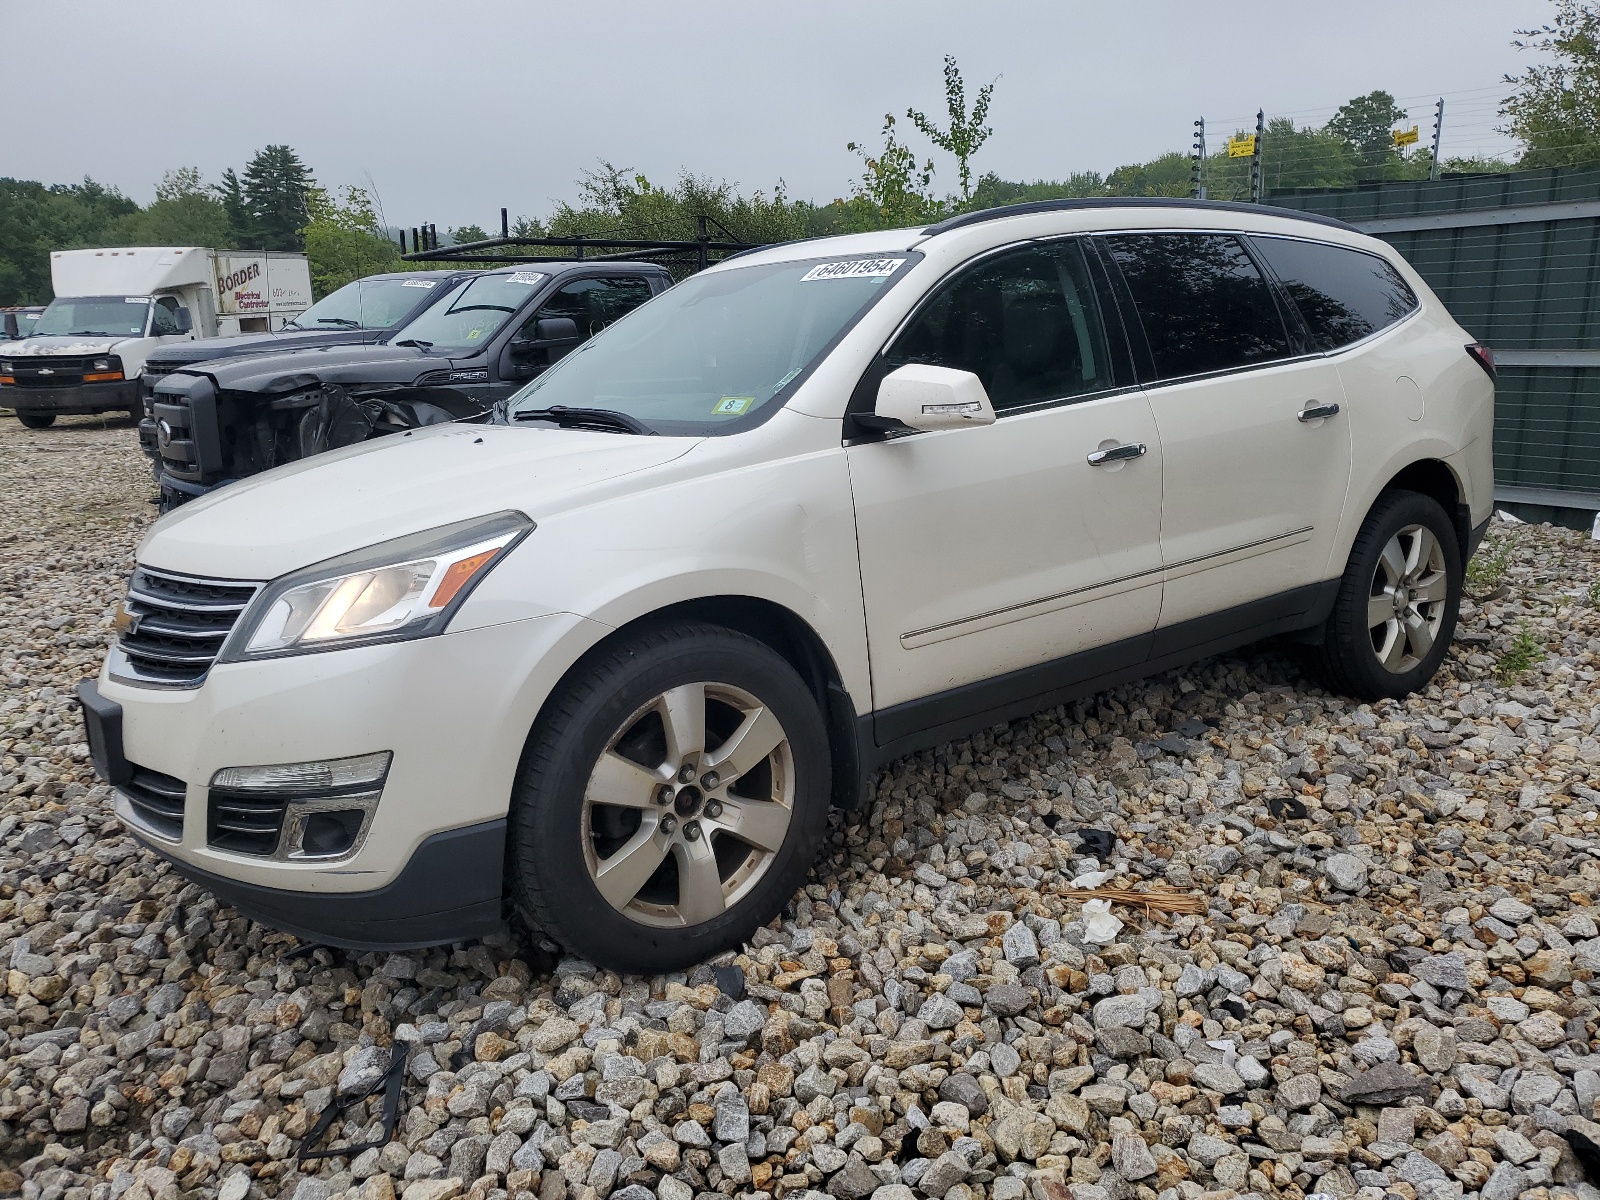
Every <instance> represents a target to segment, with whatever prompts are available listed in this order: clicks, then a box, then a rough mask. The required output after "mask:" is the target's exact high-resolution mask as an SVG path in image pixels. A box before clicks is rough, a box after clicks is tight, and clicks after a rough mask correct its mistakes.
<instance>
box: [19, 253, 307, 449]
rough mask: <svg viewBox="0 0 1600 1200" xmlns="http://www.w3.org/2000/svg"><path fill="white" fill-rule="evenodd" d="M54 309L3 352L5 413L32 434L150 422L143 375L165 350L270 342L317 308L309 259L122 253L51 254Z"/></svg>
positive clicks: (50, 307)
mask: <svg viewBox="0 0 1600 1200" xmlns="http://www.w3.org/2000/svg"><path fill="white" fill-rule="evenodd" d="M50 282H51V285H52V286H53V287H54V289H55V299H54V300H52V301H51V302H50V304H49V305H48V306H47V307H46V308H45V310H44V312H43V313H42V314H40V316H39V320H38V322H37V323H36V324H35V325H34V327H33V331H32V332H31V333H30V334H29V335H28V336H27V337H26V338H23V339H21V340H20V341H13V342H5V343H0V406H4V407H8V408H11V409H14V410H15V411H16V414H17V417H18V419H19V420H21V422H22V423H23V424H24V425H26V426H28V427H29V428H30V429H43V428H44V427H46V426H47V425H49V424H51V423H52V422H53V421H54V420H55V419H56V417H57V416H58V415H60V414H62V413H99V412H126V413H128V414H129V415H130V416H132V417H133V418H134V419H135V420H137V419H138V418H139V417H140V416H141V415H142V401H141V399H140V387H139V376H140V374H141V372H142V371H143V370H144V362H145V357H146V356H147V355H148V354H149V353H150V352H151V351H152V350H154V349H155V348H156V347H157V346H162V345H165V344H167V343H168V342H178V341H189V340H193V339H196V338H213V337H231V336H233V335H236V334H240V333H269V332H271V331H272V330H275V329H277V328H279V327H280V326H282V325H283V323H284V322H285V321H287V320H288V319H289V318H291V317H293V316H295V315H297V314H298V313H301V312H304V311H305V310H306V309H307V308H309V307H310V306H311V269H310V266H309V264H308V263H307V262H306V256H305V255H303V254H285V253H279V252H277V251H263V250H209V249H207V248H205V247H203V246H121V247H116V248H105V249H99V250H57V251H55V252H53V253H52V254H51V255H50Z"/></svg>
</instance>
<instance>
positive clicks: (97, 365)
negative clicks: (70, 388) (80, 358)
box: [91, 358, 111, 371]
mask: <svg viewBox="0 0 1600 1200" xmlns="http://www.w3.org/2000/svg"><path fill="white" fill-rule="evenodd" d="M91 365H92V366H93V367H94V369H95V370H96V371H109V370H111V360H110V359H109V358H97V359H95V360H94V362H93V363H92V364H91Z"/></svg>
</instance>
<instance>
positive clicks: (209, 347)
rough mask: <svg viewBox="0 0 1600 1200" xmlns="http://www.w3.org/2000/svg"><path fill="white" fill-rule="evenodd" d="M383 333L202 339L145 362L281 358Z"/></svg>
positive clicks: (320, 331)
mask: <svg viewBox="0 0 1600 1200" xmlns="http://www.w3.org/2000/svg"><path fill="white" fill-rule="evenodd" d="M386 332H387V330H383V329H305V330H290V331H288V332H284V333H257V334H250V335H248V336H245V337H225V338H202V339H200V340H199V341H194V342H179V343H176V344H175V345H171V346H163V347H162V348H161V349H159V350H157V351H156V352H155V353H154V354H152V355H151V356H150V357H149V358H148V359H146V360H145V361H146V362H149V363H159V364H169V365H171V366H187V365H188V364H190V363H197V362H210V361H212V360H213V359H218V358H235V357H237V356H239V355H242V354H284V353H290V352H293V351H296V350H310V349H314V348H316V347H319V346H349V345H361V344H367V343H371V342H375V341H377V340H378V339H379V338H380V337H382V336H383V335H384V334H385V333H386Z"/></svg>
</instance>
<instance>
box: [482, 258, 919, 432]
mask: <svg viewBox="0 0 1600 1200" xmlns="http://www.w3.org/2000/svg"><path fill="white" fill-rule="evenodd" d="M916 257H918V256H917V255H915V254H911V253H907V252H903V251H902V252H900V253H897V254H894V255H890V256H886V257H878V258H863V257H857V258H851V259H814V258H813V259H805V260H801V261H797V262H785V263H771V264H766V265H755V266H748V267H737V268H734V269H731V270H726V271H712V272H710V273H708V274H705V275H697V276H695V277H693V278H691V279H688V280H686V281H685V282H683V283H680V284H678V286H677V287H674V288H672V289H671V290H670V291H667V292H664V293H663V294H661V295H660V296H657V297H656V298H655V299H654V300H651V301H650V302H649V303H648V304H645V305H643V306H641V307H640V308H638V309H636V310H635V311H634V312H631V313H629V314H628V315H627V316H626V317H624V318H622V319H621V320H619V321H618V322H617V323H616V324H615V325H612V326H610V327H609V328H607V329H606V330H605V331H604V332H603V333H601V334H599V335H598V336H597V337H595V338H593V339H591V340H590V341H588V342H586V343H585V344H584V345H583V346H582V347H580V348H579V349H578V350H575V351H573V352H572V353H571V354H569V355H567V356H566V357H565V358H563V359H562V360H561V361H560V362H558V363H557V364H556V365H555V366H554V367H552V368H551V369H550V370H548V371H546V372H545V373H544V374H543V375H541V376H539V377H538V378H537V379H535V380H534V381H533V382H532V383H530V384H528V385H527V386H526V387H524V388H523V389H522V390H521V391H519V392H518V393H517V394H516V395H514V396H513V397H512V398H511V400H510V402H509V403H508V404H507V406H506V407H507V416H508V417H509V418H510V419H511V420H512V421H518V420H529V419H537V416H536V414H538V413H540V412H544V411H548V410H550V409H561V408H572V409H606V410H609V411H610V412H613V413H621V414H623V415H624V416H626V417H628V418H631V419H632V420H633V421H634V422H635V423H637V424H638V425H642V426H644V427H646V428H648V429H649V430H650V431H651V432H653V433H662V434H676V435H683V436H698V435H704V434H718V433H730V432H734V431H736V430H738V429H743V428H748V427H749V426H750V425H752V424H755V423H756V422H758V421H759V420H761V419H762V418H761V415H760V414H762V413H763V411H764V410H766V409H769V408H770V407H771V406H772V405H773V403H774V401H775V400H776V399H777V397H778V396H779V395H780V394H782V393H783V392H784V391H785V389H786V388H790V387H791V385H795V386H798V383H799V381H800V380H801V379H802V377H803V376H804V374H805V372H806V371H807V370H808V369H809V368H810V367H811V366H812V365H813V364H814V363H815V362H816V361H817V360H818V359H819V358H820V357H821V356H822V353H823V351H824V350H826V349H827V348H828V346H829V345H830V343H832V342H833V340H834V339H835V338H836V337H838V336H839V334H841V333H842V332H844V330H845V329H847V328H848V327H849V326H850V325H852V324H853V323H854V322H855V321H856V320H857V319H858V318H859V317H860V316H861V314H862V313H864V312H866V310H867V309H868V308H870V307H871V306H872V305H873V304H874V303H876V302H877V300H878V299H879V298H880V297H881V296H883V294H884V293H885V292H887V291H888V289H889V286H890V285H891V284H892V283H893V282H894V280H895V279H896V278H897V277H898V276H900V275H902V274H904V271H905V270H906V269H908V268H907V264H908V263H910V262H911V261H912V260H913V259H915V258H916Z"/></svg>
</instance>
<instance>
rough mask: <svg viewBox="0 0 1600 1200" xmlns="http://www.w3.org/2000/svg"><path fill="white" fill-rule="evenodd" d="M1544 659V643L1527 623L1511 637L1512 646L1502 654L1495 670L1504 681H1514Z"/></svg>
mask: <svg viewBox="0 0 1600 1200" xmlns="http://www.w3.org/2000/svg"><path fill="white" fill-rule="evenodd" d="M1543 660H1544V643H1543V642H1541V641H1540V640H1539V638H1538V637H1537V636H1536V635H1535V634H1534V632H1533V630H1531V629H1529V628H1528V626H1527V625H1526V624H1523V625H1522V626H1521V628H1519V629H1518V630H1517V635H1516V636H1515V637H1514V638H1512V639H1511V646H1510V648H1509V649H1508V650H1507V651H1506V652H1505V653H1504V654H1502V655H1501V656H1500V661H1499V662H1498V663H1497V664H1496V666H1495V672H1496V674H1498V675H1499V676H1500V682H1502V683H1514V682H1516V681H1517V680H1518V679H1520V678H1521V677H1522V676H1523V674H1524V673H1526V672H1527V671H1528V670H1529V669H1530V668H1531V667H1533V666H1534V665H1535V664H1537V663H1539V662H1542V661H1543Z"/></svg>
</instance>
